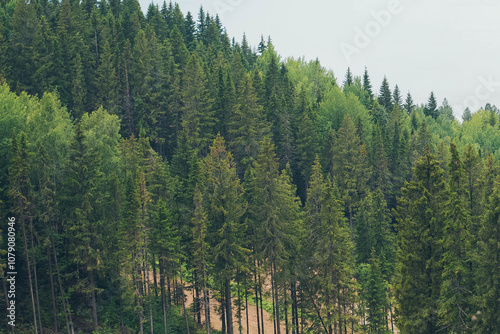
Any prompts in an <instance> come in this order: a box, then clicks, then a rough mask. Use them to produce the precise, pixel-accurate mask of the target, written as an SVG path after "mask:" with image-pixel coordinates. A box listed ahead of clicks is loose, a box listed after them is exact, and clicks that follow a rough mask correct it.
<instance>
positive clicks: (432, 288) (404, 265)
mask: <svg viewBox="0 0 500 334" xmlns="http://www.w3.org/2000/svg"><path fill="white" fill-rule="evenodd" d="M447 198H448V196H447V190H446V183H445V181H444V173H443V170H442V169H441V167H440V166H439V162H438V161H437V160H436V158H435V157H434V156H433V155H432V154H431V153H430V151H429V150H428V149H427V150H426V151H425V155H424V156H422V157H421V158H420V159H419V160H418V161H417V162H416V165H415V167H414V169H413V180H412V181H411V182H410V183H406V184H405V187H404V188H402V189H401V197H400V198H399V203H398V208H397V210H396V211H395V214H396V217H397V221H398V223H399V226H398V239H399V240H398V251H397V259H398V265H397V270H396V272H397V274H396V282H395V296H396V300H397V302H398V307H397V309H396V311H397V312H396V313H397V316H398V328H399V329H400V330H401V331H403V332H408V333H418V332H424V333H436V332H437V331H438V329H439V328H438V322H437V321H438V317H437V314H438V305H437V301H438V298H439V296H440V289H441V284H442V273H443V269H442V267H441V260H442V246H441V240H442V237H443V233H442V222H443V221H445V219H446V200H447Z"/></svg>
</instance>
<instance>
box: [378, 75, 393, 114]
mask: <svg viewBox="0 0 500 334" xmlns="http://www.w3.org/2000/svg"><path fill="white" fill-rule="evenodd" d="M378 103H379V104H380V105H381V106H383V107H384V108H385V112H386V113H387V114H388V113H390V112H391V110H392V105H393V102H392V93H391V89H390V87H389V81H387V77H385V76H384V80H383V81H382V86H380V92H379V96H378Z"/></svg>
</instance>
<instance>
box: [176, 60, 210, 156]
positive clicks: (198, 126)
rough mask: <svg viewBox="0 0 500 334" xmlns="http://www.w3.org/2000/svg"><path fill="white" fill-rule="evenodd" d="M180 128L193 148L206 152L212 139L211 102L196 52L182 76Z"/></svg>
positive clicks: (205, 78) (203, 72)
mask: <svg viewBox="0 0 500 334" xmlns="http://www.w3.org/2000/svg"><path fill="white" fill-rule="evenodd" d="M181 101H182V104H183V106H182V112H183V114H182V120H181V124H182V129H183V130H184V131H185V133H186V136H187V140H188V142H189V145H190V146H191V148H193V149H197V150H200V153H201V152H206V151H207V150H208V146H209V144H210V142H211V141H212V140H213V138H214V137H213V126H214V124H215V119H214V117H213V113H214V112H213V109H212V104H213V100H212V99H211V98H210V95H209V92H208V88H207V77H206V75H205V71H204V70H203V67H202V65H201V63H200V60H199V58H198V56H197V54H196V53H193V54H192V55H191V57H190V58H189V62H188V65H187V66H186V71H185V72H184V76H183V89H182V92H181Z"/></svg>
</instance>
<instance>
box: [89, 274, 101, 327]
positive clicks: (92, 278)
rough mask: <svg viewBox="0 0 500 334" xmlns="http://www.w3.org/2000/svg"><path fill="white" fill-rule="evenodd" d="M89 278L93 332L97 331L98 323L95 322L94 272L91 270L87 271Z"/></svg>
mask: <svg viewBox="0 0 500 334" xmlns="http://www.w3.org/2000/svg"><path fill="white" fill-rule="evenodd" d="M89 278H90V289H91V291H90V294H91V299H92V320H93V321H94V330H96V331H97V327H98V326H99V323H98V321H97V302H96V296H95V283H94V270H93V269H91V270H90V271H89Z"/></svg>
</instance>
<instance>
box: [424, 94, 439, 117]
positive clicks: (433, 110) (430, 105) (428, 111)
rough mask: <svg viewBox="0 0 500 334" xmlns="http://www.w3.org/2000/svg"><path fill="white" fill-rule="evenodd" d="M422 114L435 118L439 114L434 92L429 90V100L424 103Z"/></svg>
mask: <svg viewBox="0 0 500 334" xmlns="http://www.w3.org/2000/svg"><path fill="white" fill-rule="evenodd" d="M424 114H425V116H430V117H432V118H434V119H436V118H437V117H438V116H439V115H438V108H437V101H436V97H435V96H434V92H431V95H430V96H429V101H427V104H426V105H425V108H424Z"/></svg>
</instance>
